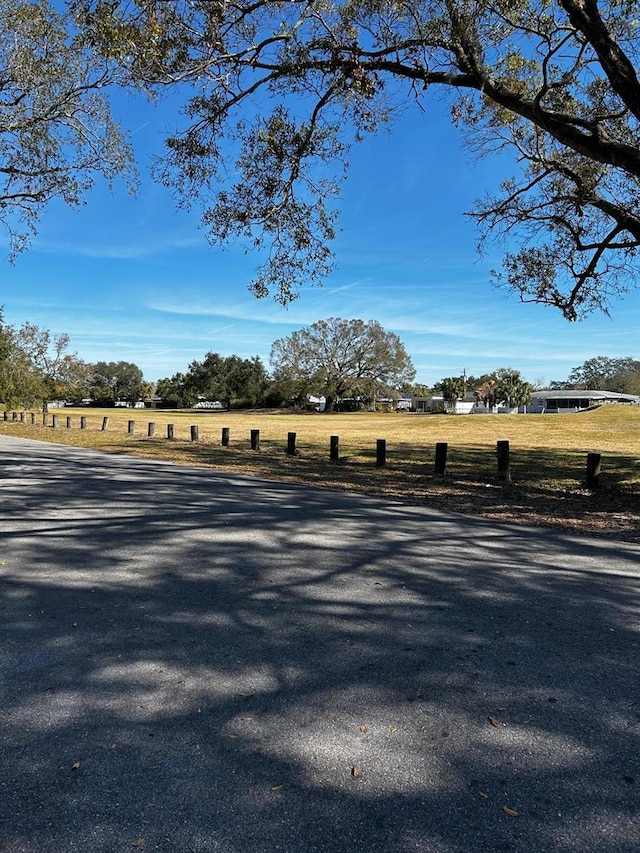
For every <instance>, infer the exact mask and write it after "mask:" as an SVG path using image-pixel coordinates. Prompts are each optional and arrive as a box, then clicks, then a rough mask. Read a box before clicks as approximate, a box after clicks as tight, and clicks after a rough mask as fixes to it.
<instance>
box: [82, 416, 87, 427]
mask: <svg viewBox="0 0 640 853" xmlns="http://www.w3.org/2000/svg"><path fill="white" fill-rule="evenodd" d="M86 428H87V416H86V415H80V429H86Z"/></svg>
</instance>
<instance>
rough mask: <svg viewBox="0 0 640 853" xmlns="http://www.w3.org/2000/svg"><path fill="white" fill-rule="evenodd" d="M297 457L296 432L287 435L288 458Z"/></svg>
mask: <svg viewBox="0 0 640 853" xmlns="http://www.w3.org/2000/svg"><path fill="white" fill-rule="evenodd" d="M295 455H296V434H295V432H288V433H287V456H295Z"/></svg>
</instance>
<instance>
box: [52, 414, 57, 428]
mask: <svg viewBox="0 0 640 853" xmlns="http://www.w3.org/2000/svg"><path fill="white" fill-rule="evenodd" d="M51 426H52V427H53V428H54V429H58V416H57V415H54V416H53V417H52V418H51Z"/></svg>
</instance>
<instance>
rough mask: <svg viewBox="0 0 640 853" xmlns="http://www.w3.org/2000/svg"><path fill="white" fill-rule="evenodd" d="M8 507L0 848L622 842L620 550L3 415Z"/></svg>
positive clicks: (635, 570) (634, 747)
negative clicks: (130, 450) (25, 430)
mask: <svg viewBox="0 0 640 853" xmlns="http://www.w3.org/2000/svg"><path fill="white" fill-rule="evenodd" d="M0 515H1V529H0V536H1V539H2V545H1V549H0V580H1V583H2V596H1V599H0V601H1V605H0V607H1V611H0V631H1V637H2V642H1V646H0V664H1V670H0V674H1V678H0V761H1V765H0V769H1V772H0V850H2V851H6V853H54V851H55V853H72V851H82V853H87V852H88V851H90V853H120V852H121V851H131V850H137V849H138V850H142V851H152V850H153V851H163V853H205V851H207V853H209V851H223V853H269V851H286V853H294V851H295V853H307V851H318V852H319V853H320V852H321V853H361V852H362V853H364V851H367V853H376V851H420V853H484V852H485V851H487V853H489V851H491V853H494V851H495V853H500V851H512V853H516V852H517V853H538V852H539V853H542V851H545V853H549V851H558V853H575V851H596V852H597V853H613V852H614V851H616V853H632V851H633V853H637V851H638V850H639V849H640V750H639V746H640V678H639V669H640V659H639V651H640V646H639V642H640V634H639V629H640V616H639V601H640V596H639V592H640V548H638V546H634V545H616V544H615V543H612V542H611V541H607V542H604V541H599V540H596V539H590V538H588V537H581V536H565V535H560V534H554V533H550V532H549V531H548V530H532V529H527V528H521V527H516V526H510V525H506V524H499V523H495V522H493V521H485V520H479V519H474V518H468V517H463V516H459V515H454V514H447V513H444V512H439V511H433V510H429V509H423V508H412V507H407V506H402V505H398V504H389V503H385V502H383V501H380V500H377V499H376V500H373V499H367V498H363V497H362V496H358V495H352V494H346V493H340V492H331V491H321V490H314V489H308V488H297V487H293V486H288V485H282V484H279V483H270V482H264V481H259V480H252V479H246V478H240V477H231V476H227V475H225V474H216V473H213V472H212V471H208V470H202V469H194V468H188V467H184V466H178V465H171V464H158V463H156V462H145V461H141V460H134V459H131V458H128V457H124V456H111V455H103V454H99V453H95V452H89V451H84V450H81V449H77V448H70V447H64V446H57V445H52V444H48V443H47V444H44V443H38V442H32V441H27V440H20V439H12V438H7V437H1V438H0ZM505 809H506V810H507V811H505Z"/></svg>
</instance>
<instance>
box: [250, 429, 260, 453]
mask: <svg viewBox="0 0 640 853" xmlns="http://www.w3.org/2000/svg"><path fill="white" fill-rule="evenodd" d="M251 449H252V450H260V430H259V429H252V430H251Z"/></svg>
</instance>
